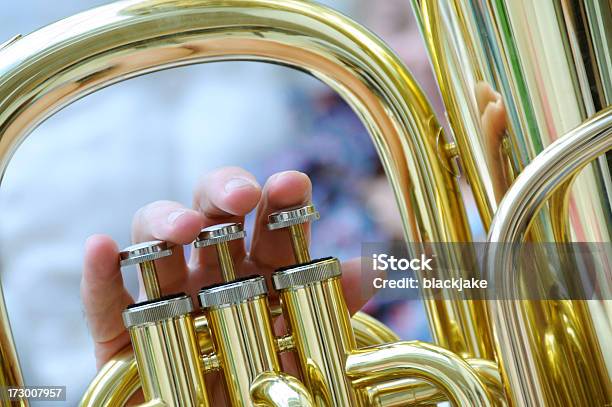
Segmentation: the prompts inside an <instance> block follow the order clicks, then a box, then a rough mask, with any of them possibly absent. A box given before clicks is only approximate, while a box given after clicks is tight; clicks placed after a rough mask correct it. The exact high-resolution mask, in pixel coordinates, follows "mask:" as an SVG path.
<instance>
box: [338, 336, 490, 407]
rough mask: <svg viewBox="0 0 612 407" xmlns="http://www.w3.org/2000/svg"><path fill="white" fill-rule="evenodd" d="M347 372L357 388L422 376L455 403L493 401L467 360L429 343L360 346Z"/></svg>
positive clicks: (352, 355) (348, 362)
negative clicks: (361, 347) (363, 347)
mask: <svg viewBox="0 0 612 407" xmlns="http://www.w3.org/2000/svg"><path fill="white" fill-rule="evenodd" d="M346 374H347V375H348V377H349V378H350V379H351V380H352V383H353V385H354V386H355V387H356V388H357V389H359V388H361V387H364V386H368V385H372V384H378V383H384V382H387V381H389V380H392V379H397V378H419V379H422V380H425V381H427V382H430V383H432V384H434V385H436V386H438V388H440V389H441V390H442V391H443V392H444V393H445V394H446V396H447V397H448V400H450V401H451V402H452V403H453V404H454V405H458V406H492V405H494V402H493V401H492V398H491V396H490V395H489V393H488V391H487V389H486V386H485V385H484V383H483V382H482V380H481V379H480V377H479V376H478V374H477V373H476V371H475V370H473V369H472V368H471V367H470V365H468V363H467V362H465V361H464V360H463V359H461V358H460V357H458V356H457V355H455V354H454V353H452V352H449V351H448V350H446V349H444V348H441V347H438V346H435V345H431V344H427V343H422V342H396V343H391V344H384V345H379V346H375V347H372V348H366V349H360V350H358V351H355V352H353V353H352V354H350V355H349V356H348V358H347V361H346ZM390 378H391V379H390Z"/></svg>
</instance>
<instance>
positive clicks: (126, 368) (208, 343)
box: [80, 312, 390, 407]
mask: <svg viewBox="0 0 612 407" xmlns="http://www.w3.org/2000/svg"><path fill="white" fill-rule="evenodd" d="M363 315H365V314H363V313H361V312H358V313H356V314H355V315H354V316H353V318H352V319H351V324H352V326H353V329H354V330H355V336H356V338H357V341H358V342H357V343H358V346H359V347H366V346H372V345H379V344H381V343H383V342H387V341H381V335H380V334H379V333H377V332H390V331H389V328H386V327H381V328H379V329H371V328H372V327H375V326H376V325H382V324H381V323H380V322H379V321H377V320H375V319H373V318H370V319H368V324H367V325H369V326H370V328H366V325H365V324H363V323H362V322H361V321H359V319H361V318H362V317H363ZM356 320H357V321H356ZM194 325H195V326H196V329H197V332H198V342H199V344H200V346H201V349H202V351H201V353H203V354H209V353H210V352H211V351H212V350H213V349H214V348H213V344H212V339H211V337H210V330H209V329H208V321H207V320H206V317H205V316H203V315H199V316H197V317H196V318H194ZM216 360H218V358H217V359H216ZM139 387H140V382H139V380H138V370H137V368H136V360H135V359H134V354H133V353H132V349H131V346H129V347H127V348H126V349H124V350H123V351H122V352H120V353H119V354H117V355H115V356H114V357H113V358H112V359H111V360H110V361H108V362H107V363H106V364H105V365H104V366H103V367H102V369H100V371H99V372H98V374H97V375H96V377H95V378H94V380H93V381H92V382H91V383H90V385H89V387H88V388H87V391H86V392H85V394H84V396H83V398H82V400H81V404H80V405H81V406H82V407H98V406H100V407H114V406H120V405H123V404H125V402H126V401H127V400H129V398H130V397H131V396H132V394H133V393H134V392H135V391H136V390H137V389H138V388H139Z"/></svg>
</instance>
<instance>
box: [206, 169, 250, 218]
mask: <svg viewBox="0 0 612 407" xmlns="http://www.w3.org/2000/svg"><path fill="white" fill-rule="evenodd" d="M260 199H261V187H260V186H259V184H258V183H257V182H256V181H254V180H253V181H251V180H245V179H242V178H232V179H230V180H229V181H228V182H227V183H226V184H225V186H224V193H223V194H222V196H221V198H220V199H218V201H217V202H215V204H216V206H217V207H218V208H219V209H222V210H223V211H225V212H227V213H229V214H232V215H235V216H244V215H246V214H247V213H249V212H251V211H252V210H253V209H254V208H255V207H256V206H257V203H258V202H259V200H260Z"/></svg>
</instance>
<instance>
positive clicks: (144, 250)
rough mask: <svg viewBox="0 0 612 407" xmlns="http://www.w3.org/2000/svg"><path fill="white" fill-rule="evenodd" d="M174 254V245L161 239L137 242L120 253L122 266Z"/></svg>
mask: <svg viewBox="0 0 612 407" xmlns="http://www.w3.org/2000/svg"><path fill="white" fill-rule="evenodd" d="M171 254H172V245H171V244H169V243H168V242H164V241H161V240H152V241H149V242H142V243H136V244H133V245H131V246H128V247H126V248H125V249H123V250H122V251H121V252H120V253H119V258H120V259H121V266H122V267H123V266H131V265H132V264H140V263H143V262H145V261H153V260H157V259H161V258H163V257H167V256H170V255H171Z"/></svg>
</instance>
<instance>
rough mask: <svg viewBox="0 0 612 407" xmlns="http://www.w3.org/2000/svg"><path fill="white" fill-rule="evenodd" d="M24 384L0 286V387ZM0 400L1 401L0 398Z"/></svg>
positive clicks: (25, 403)
mask: <svg viewBox="0 0 612 407" xmlns="http://www.w3.org/2000/svg"><path fill="white" fill-rule="evenodd" d="M23 385H24V382H23V376H22V374H21V368H20V366H19V360H18V358H17V350H16V349H15V343H14V342H13V335H12V334H11V326H10V324H9V319H8V314H7V312H6V305H5V304H4V296H3V294H2V287H0V388H2V389H4V388H6V387H10V386H12V387H22V386H23ZM0 401H2V400H1V399H0ZM13 403H14V404H15V405H19V406H28V405H29V403H28V401H27V400H25V399H24V400H23V401H15V402H13Z"/></svg>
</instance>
